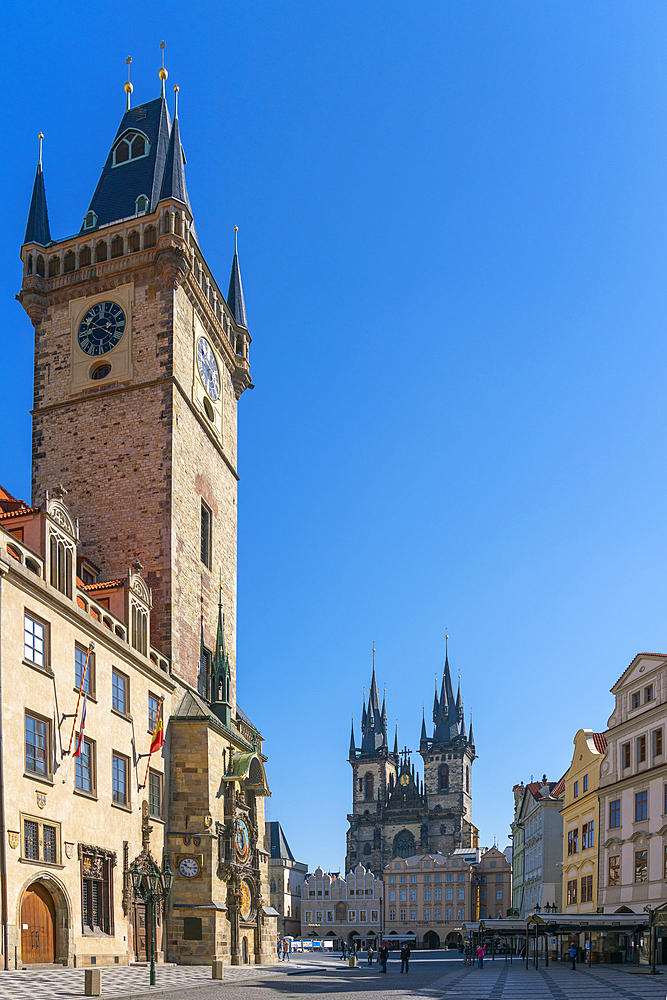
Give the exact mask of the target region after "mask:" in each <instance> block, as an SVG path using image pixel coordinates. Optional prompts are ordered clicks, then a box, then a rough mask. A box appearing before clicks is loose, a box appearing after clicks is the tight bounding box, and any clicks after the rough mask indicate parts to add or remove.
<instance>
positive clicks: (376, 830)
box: [345, 651, 479, 876]
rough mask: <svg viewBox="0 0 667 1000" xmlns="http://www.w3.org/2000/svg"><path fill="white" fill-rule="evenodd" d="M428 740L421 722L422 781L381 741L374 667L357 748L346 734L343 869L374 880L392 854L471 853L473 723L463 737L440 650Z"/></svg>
mask: <svg viewBox="0 0 667 1000" xmlns="http://www.w3.org/2000/svg"><path fill="white" fill-rule="evenodd" d="M433 722H434V730H433V736H432V737H428V735H427V731H426V721H425V719H422V730H421V739H420V742H419V753H420V754H421V756H422V758H423V760H424V778H423V780H422V779H421V778H420V776H419V774H417V772H416V771H415V766H414V764H413V763H411V759H410V758H411V751H410V750H408V748H407V747H405V748H404V749H403V750H402V751H400V753H399V749H398V735H397V736H396V737H395V739H394V749H393V751H392V752H390V751H389V746H388V743H387V713H386V709H385V704H384V702H383V705H382V709H380V705H379V699H378V693H377V684H376V681H375V665H374V666H373V677H372V680H371V690H370V696H369V699H368V705H366V704H365V703H364V706H363V710H362V716H361V736H362V739H361V747H360V748H358V747H357V746H356V742H355V735H354V725H353V726H352V734H351V737H350V752H349V758H348V759H349V761H350V764H351V766H352V782H353V789H352V812H351V813H350V814H349V815H348V817H347V819H348V822H349V824H350V825H349V829H348V832H347V852H346V858H345V870H346V872H349V871H352V870H353V869H354V867H355V866H356V865H357V864H363V865H365V866H366V867H367V868H370V869H371V870H372V871H373V872H374V873H375V874H376V875H378V876H380V875H381V874H382V871H383V869H384V867H385V865H386V864H387V863H388V862H389V861H390V860H391V858H393V857H404V858H407V857H411V856H413V855H415V854H420V853H422V854H423V853H426V852H437V851H439V852H441V853H442V854H451V853H452V851H455V850H457V849H459V848H463V849H466V848H469V849H471V848H476V847H478V846H479V844H478V832H477V829H476V827H475V826H474V825H473V822H472V765H473V761H474V760H475V757H476V754H475V738H474V736H473V730H472V721H471V723H470V731H469V733H468V734H466V730H465V725H464V721H463V703H462V700H461V691H460V687H459V692H458V695H457V697H456V698H454V691H453V688H452V679H451V673H450V667H449V653H448V651H446V653H445V668H444V672H443V678H442V687H441V691H440V696H438V693H437V691H436V694H435V700H434V706H433Z"/></svg>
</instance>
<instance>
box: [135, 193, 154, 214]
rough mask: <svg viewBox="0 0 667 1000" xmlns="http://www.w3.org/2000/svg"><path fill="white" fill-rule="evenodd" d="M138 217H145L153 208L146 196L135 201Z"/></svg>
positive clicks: (140, 196) (142, 195)
mask: <svg viewBox="0 0 667 1000" xmlns="http://www.w3.org/2000/svg"><path fill="white" fill-rule="evenodd" d="M135 205H136V209H137V215H144V214H145V213H146V212H147V211H148V209H149V208H150V207H151V203H150V201H149V200H148V198H147V197H146V195H145V194H140V195H139V197H138V198H137V200H136V201H135Z"/></svg>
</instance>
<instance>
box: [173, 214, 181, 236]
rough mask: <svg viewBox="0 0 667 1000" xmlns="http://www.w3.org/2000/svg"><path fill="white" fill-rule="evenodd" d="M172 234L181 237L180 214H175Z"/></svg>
mask: <svg viewBox="0 0 667 1000" xmlns="http://www.w3.org/2000/svg"><path fill="white" fill-rule="evenodd" d="M174 232H175V233H176V235H177V236H182V235H183V221H182V219H181V213H180V212H177V213H176V218H175V219H174Z"/></svg>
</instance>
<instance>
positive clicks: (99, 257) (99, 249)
mask: <svg viewBox="0 0 667 1000" xmlns="http://www.w3.org/2000/svg"><path fill="white" fill-rule="evenodd" d="M106 259H107V245H106V243H103V242H102V241H100V242H99V243H98V244H97V246H96V247H95V260H96V262H97V263H98V264H99V263H100V261H103V260H106Z"/></svg>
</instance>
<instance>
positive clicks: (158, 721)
mask: <svg viewBox="0 0 667 1000" xmlns="http://www.w3.org/2000/svg"><path fill="white" fill-rule="evenodd" d="M163 744H164V726H163V725H162V698H160V707H159V708H158V710H157V715H156V717H155V727H154V729H153V738H152V740H151V747H150V750H149V751H148V752H149V754H154V753H155V752H156V751H157V750H161V749H162V746H163Z"/></svg>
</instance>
